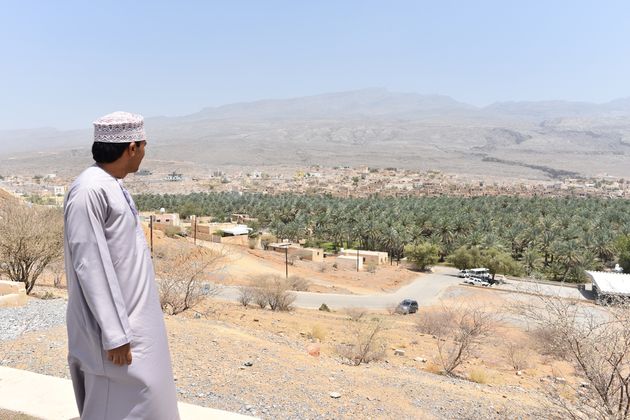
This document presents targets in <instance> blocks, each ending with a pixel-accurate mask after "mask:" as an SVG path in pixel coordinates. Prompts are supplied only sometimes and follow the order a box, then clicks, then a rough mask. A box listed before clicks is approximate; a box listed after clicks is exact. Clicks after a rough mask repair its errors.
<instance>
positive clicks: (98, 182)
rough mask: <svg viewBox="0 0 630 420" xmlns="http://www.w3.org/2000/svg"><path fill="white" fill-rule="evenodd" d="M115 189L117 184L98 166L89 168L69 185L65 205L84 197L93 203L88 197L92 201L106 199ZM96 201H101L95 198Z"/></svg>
mask: <svg viewBox="0 0 630 420" xmlns="http://www.w3.org/2000/svg"><path fill="white" fill-rule="evenodd" d="M117 188H118V183H117V182H116V180H115V179H114V178H112V177H111V176H110V175H109V174H107V173H106V172H105V171H103V170H102V169H101V168H99V167H98V166H96V165H94V166H90V167H89V168H87V169H85V170H84V171H83V172H81V174H80V175H79V176H78V177H77V178H76V179H75V180H74V182H73V183H72V184H71V185H70V188H68V195H67V199H66V204H68V202H72V201H74V200H76V199H80V198H79V197H84V198H86V199H88V200H89V201H93V200H90V197H92V199H94V198H96V197H101V198H103V199H106V197H107V196H108V195H110V194H111V193H112V191H116V190H117ZM97 201H101V200H100V199H98V198H97Z"/></svg>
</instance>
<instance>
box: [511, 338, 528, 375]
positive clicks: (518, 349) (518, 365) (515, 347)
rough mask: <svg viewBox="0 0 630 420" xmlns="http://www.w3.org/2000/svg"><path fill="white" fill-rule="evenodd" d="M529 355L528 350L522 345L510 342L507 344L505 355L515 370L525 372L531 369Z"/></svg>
mask: <svg viewBox="0 0 630 420" xmlns="http://www.w3.org/2000/svg"><path fill="white" fill-rule="evenodd" d="M528 353H529V352H528V348H527V347H525V346H524V345H523V344H522V343H514V342H508V343H507V344H506V347H505V354H506V356H507V359H508V361H509V362H510V366H512V368H513V369H514V370H517V371H518V370H524V369H527V368H528V367H529V359H528Z"/></svg>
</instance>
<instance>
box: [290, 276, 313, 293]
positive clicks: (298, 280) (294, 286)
mask: <svg viewBox="0 0 630 420" xmlns="http://www.w3.org/2000/svg"><path fill="white" fill-rule="evenodd" d="M288 285H289V288H290V289H291V290H295V291H296V292H306V291H308V288H309V287H311V282H310V281H309V280H306V279H305V278H302V277H298V276H289V279H288Z"/></svg>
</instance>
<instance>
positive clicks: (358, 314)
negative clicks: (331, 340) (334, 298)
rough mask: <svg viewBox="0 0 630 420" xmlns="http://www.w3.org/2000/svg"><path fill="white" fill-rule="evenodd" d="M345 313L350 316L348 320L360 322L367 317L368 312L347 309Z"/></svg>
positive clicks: (359, 309) (358, 309) (361, 309)
mask: <svg viewBox="0 0 630 420" xmlns="http://www.w3.org/2000/svg"><path fill="white" fill-rule="evenodd" d="M344 312H345V313H346V315H348V319H349V320H350V321H353V322H358V321H360V320H362V319H363V317H365V315H367V310H365V309H363V308H346V309H344Z"/></svg>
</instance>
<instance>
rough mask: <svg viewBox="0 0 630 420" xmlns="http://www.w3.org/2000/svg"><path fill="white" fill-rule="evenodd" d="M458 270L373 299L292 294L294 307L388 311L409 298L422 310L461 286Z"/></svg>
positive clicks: (228, 290) (225, 292)
mask: <svg viewBox="0 0 630 420" xmlns="http://www.w3.org/2000/svg"><path fill="white" fill-rule="evenodd" d="M461 282H462V279H460V278H458V277H457V270H456V269H452V268H448V267H436V272H435V273H430V274H422V275H420V276H418V277H417V278H416V279H415V280H413V281H412V282H411V283H409V284H408V285H406V286H403V287H401V288H400V289H398V290H396V291H395V292H392V293H375V294H372V295H345V294H335V293H312V292H295V293H296V295H297V298H296V299H295V303H294V305H295V306H297V307H299V308H308V309H317V308H319V307H320V305H321V304H322V303H325V304H326V305H328V307H329V308H331V309H343V308H351V307H355V308H366V309H387V308H390V307H391V306H394V305H397V304H398V303H400V301H401V300H403V299H406V298H410V299H415V300H417V301H418V304H420V305H421V306H427V305H431V304H433V303H435V302H436V301H437V300H438V299H439V297H440V296H441V295H442V293H443V292H444V291H445V290H446V289H447V288H449V287H451V286H454V285H457V284H460V283H461ZM238 295H239V293H238V288H236V287H229V286H228V287H224V288H223V289H222V291H221V293H220V295H219V296H217V297H219V298H223V299H228V300H234V301H236V300H237V299H238Z"/></svg>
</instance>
